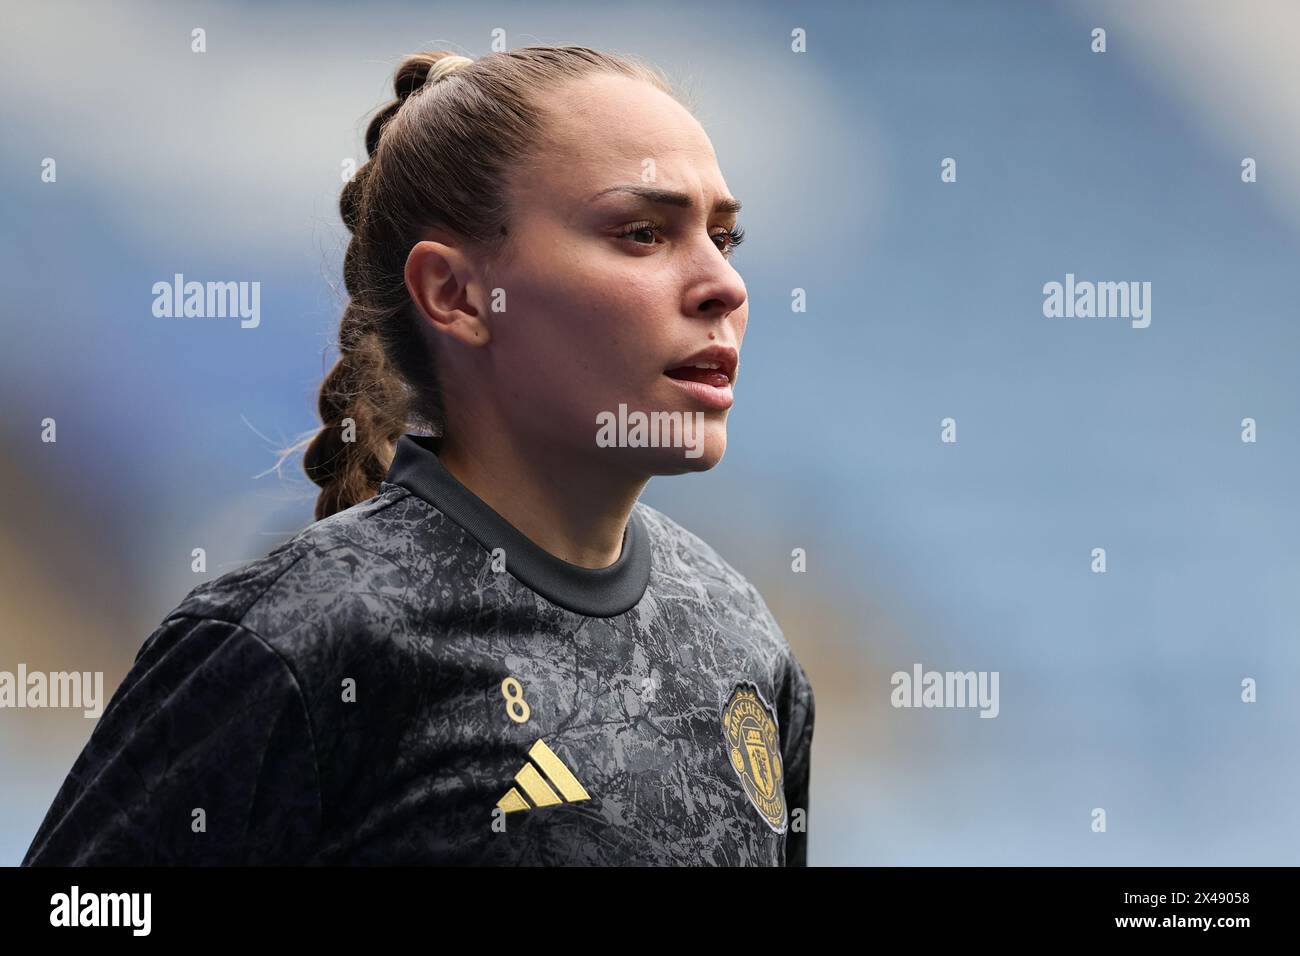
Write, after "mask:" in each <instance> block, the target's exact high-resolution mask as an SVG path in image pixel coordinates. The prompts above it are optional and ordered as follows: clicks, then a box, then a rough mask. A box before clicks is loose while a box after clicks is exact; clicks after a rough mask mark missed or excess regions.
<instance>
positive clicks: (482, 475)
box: [438, 430, 649, 568]
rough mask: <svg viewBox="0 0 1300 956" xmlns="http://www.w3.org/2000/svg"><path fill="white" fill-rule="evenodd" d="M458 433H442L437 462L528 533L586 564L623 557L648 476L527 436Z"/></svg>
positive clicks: (558, 554) (556, 551)
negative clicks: (494, 438) (476, 438)
mask: <svg viewBox="0 0 1300 956" xmlns="http://www.w3.org/2000/svg"><path fill="white" fill-rule="evenodd" d="M470 433H471V434H497V435H500V434H503V432H502V431H500V430H492V431H484V432H479V431H477V430H475V431H473V432H470ZM460 434H465V432H464V431H460ZM454 435H455V432H449V433H448V434H447V435H445V436H444V437H442V438H441V439H439V441H438V460H439V461H441V462H442V464H443V466H444V467H445V468H446V469H447V471H449V472H450V473H451V474H452V476H453V477H455V478H456V480H457V481H459V482H460V483H461V484H462V485H464V486H465V487H466V488H468V489H469V490H470V491H472V492H474V494H476V495H477V496H478V497H479V498H481V499H482V500H483V501H484V503H486V504H487V505H488V506H489V507H490V508H492V510H493V511H495V512H496V513H497V514H499V515H501V517H503V518H505V519H506V521H508V522H510V524H512V525H514V526H515V528H517V529H518V530H519V531H520V532H521V533H522V534H523V535H524V536H525V537H526V538H528V539H529V540H530V541H532V542H533V543H534V544H536V545H537V546H538V547H540V548H542V549H543V550H545V551H547V552H549V553H550V554H552V555H554V556H555V557H557V558H559V559H560V560H562V561H567V562H568V563H569V564H576V565H578V566H579V567H583V568H607V567H609V566H610V565H611V564H613V563H614V562H615V561H617V560H618V558H619V555H620V554H621V553H622V549H623V532H624V530H625V529H626V527H627V522H628V519H629V517H630V516H631V514H632V508H633V506H634V505H635V504H636V502H637V498H638V497H639V496H640V494H641V491H642V489H643V488H644V487H645V485H646V482H647V481H649V479H648V478H646V477H638V476H635V475H632V474H629V473H626V472H624V471H622V470H621V469H618V468H605V467H601V466H599V465H595V466H593V459H591V458H585V457H581V456H577V455H573V454H569V453H567V450H566V449H564V448H562V447H560V448H557V447H555V446H550V447H545V446H544V445H542V444H541V443H537V442H535V441H534V443H530V440H529V439H527V438H520V439H517V440H516V439H515V438H514V437H513V436H512V437H511V438H510V439H509V440H507V441H501V442H478V443H475V444H469V443H467V442H464V441H457V440H456V439H455V437H454Z"/></svg>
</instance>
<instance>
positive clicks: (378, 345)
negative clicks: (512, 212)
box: [290, 47, 672, 520]
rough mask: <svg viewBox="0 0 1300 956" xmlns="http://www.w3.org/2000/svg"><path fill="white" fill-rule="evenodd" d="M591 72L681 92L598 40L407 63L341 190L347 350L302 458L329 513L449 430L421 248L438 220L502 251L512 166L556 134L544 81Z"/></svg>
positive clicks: (478, 246) (330, 378)
mask: <svg viewBox="0 0 1300 956" xmlns="http://www.w3.org/2000/svg"><path fill="white" fill-rule="evenodd" d="M592 73H615V74H619V75H623V76H629V77H632V78H635V79H640V80H644V81H646V82H649V83H651V84H653V85H655V86H656V87H658V88H659V89H661V90H663V91H664V92H667V93H669V94H670V95H671V94H672V90H671V88H670V86H669V84H668V82H667V81H666V80H665V79H664V78H663V76H662V74H660V73H659V72H658V71H657V70H655V69H654V68H653V67H649V66H647V65H643V64H642V63H641V62H640V61H637V60H634V59H629V58H624V57H618V56H613V55H609V54H604V53H600V52H597V51H595V50H590V49H587V48H586V47H525V48H522V49H518V50H511V51H507V52H502V53H493V54H490V55H488V56H485V57H482V58H480V59H478V60H471V59H470V58H469V57H465V56H461V55H459V54H455V53H450V52H447V51H443V50H437V51H432V52H426V53H415V54H412V55H410V56H407V57H406V58H404V59H403V60H402V62H401V63H400V65H399V66H398V67H397V70H396V72H395V74H394V76H393V91H394V93H395V94H396V96H395V99H393V101H392V102H390V103H388V104H387V105H386V106H384V107H383V108H382V109H380V110H379V112H378V113H376V114H375V116H374V117H373V118H372V119H371V121H370V123H369V125H368V126H367V128H366V136H365V143H366V154H367V157H368V158H367V161H366V162H365V163H363V164H362V165H361V167H360V168H359V169H358V170H357V171H356V173H355V175H354V176H353V177H352V179H350V180H349V181H348V182H347V183H346V184H345V185H344V187H343V190H342V193H341V195H340V196H339V214H340V216H341V217H342V219H343V223H344V225H346V226H347V228H348V230H349V232H351V234H352V238H351V240H350V241H349V242H348V247H347V253H346V255H345V257H344V261H343V282H344V285H345V287H346V288H347V292H348V296H349V302H348V305H347V307H346V309H345V310H344V312H343V317H342V321H341V322H340V325H339V343H338V344H339V357H338V360H337V361H336V362H335V364H334V367H333V368H331V369H330V371H329V372H328V374H326V376H325V379H324V381H323V382H322V383H321V388H320V395H319V398H318V401H317V408H318V411H319V414H320V419H321V423H322V427H321V428H320V430H319V431H318V432H316V434H315V435H314V437H312V438H310V439H309V440H308V441H307V442H306V450H305V451H304V453H303V469H304V470H305V471H306V473H307V476H308V477H309V478H311V480H312V481H313V482H315V483H316V484H317V485H319V486H320V488H321V491H320V493H319V495H318V496H317V499H316V508H315V515H316V520H320V519H322V518H326V517H329V516H330V515H332V514H334V513H336V512H338V511H342V510H344V509H347V508H349V507H351V506H352V505H354V504H357V503H359V502H361V501H364V500H366V499H367V498H370V497H372V496H374V495H375V494H376V493H377V492H378V487H379V483H380V482H381V481H383V479H384V477H385V476H386V474H387V472H388V468H389V466H390V465H391V464H392V460H393V453H394V448H395V446H396V443H397V441H398V439H400V438H401V437H402V435H404V434H405V433H407V432H408V431H411V430H417V431H428V432H431V433H433V434H442V432H443V430H444V428H445V415H444V412H443V396H442V393H441V390H440V388H439V386H438V376H437V374H436V355H434V354H431V352H430V349H429V346H428V345H427V344H426V343H425V339H424V337H423V336H422V335H421V332H420V321H421V319H420V316H419V313H418V312H417V311H416V310H415V309H414V307H413V305H412V303H411V300H410V296H409V294H408V292H407V289H406V283H405V267H406V258H407V255H408V254H409V252H410V250H411V247H412V246H413V245H414V244H415V243H416V242H418V241H419V240H420V235H421V233H423V232H424V231H425V230H426V229H429V228H431V227H438V228H441V229H444V230H446V231H448V232H450V233H452V234H454V235H456V236H459V237H461V239H462V240H463V241H464V242H465V243H466V246H467V247H469V248H472V249H473V251H474V252H476V253H481V254H484V255H486V256H489V257H491V256H494V255H496V254H498V253H500V252H501V250H502V249H503V247H504V246H505V243H506V236H507V229H506V222H507V203H506V201H505V191H506V183H507V181H508V176H509V171H510V170H511V169H512V168H513V167H515V166H517V165H518V164H519V163H521V162H523V161H524V160H526V159H527V157H528V156H529V155H530V154H531V151H532V150H533V149H534V148H535V147H536V145H537V144H538V143H539V142H541V141H542V138H543V132H544V127H545V120H544V114H543V112H542V109H541V106H540V104H539V102H538V97H539V94H540V92H541V91H543V90H545V89H546V88H548V87H550V86H554V85H556V84H558V83H561V82H564V81H567V80H571V79H577V78H579V77H582V76H586V75H589V74H592ZM295 447H298V446H295ZM290 450H292V449H290Z"/></svg>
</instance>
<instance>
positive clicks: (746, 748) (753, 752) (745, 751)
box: [722, 681, 786, 833]
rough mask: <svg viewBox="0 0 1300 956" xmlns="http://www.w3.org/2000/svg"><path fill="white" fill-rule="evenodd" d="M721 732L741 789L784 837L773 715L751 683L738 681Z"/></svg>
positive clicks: (780, 770) (778, 745)
mask: <svg viewBox="0 0 1300 956" xmlns="http://www.w3.org/2000/svg"><path fill="white" fill-rule="evenodd" d="M722 729H723V734H724V737H725V739H726V744H727V752H728V755H729V756H730V758H731V767H732V769H733V770H735V771H736V776H738V777H739V778H740V785H741V786H742V787H743V788H744V790H745V793H746V794H747V795H748V796H749V799H750V801H751V802H752V803H753V804H754V806H755V807H757V808H758V812H759V813H761V814H762V815H763V819H764V820H766V821H767V825H768V826H770V827H771V828H772V829H773V830H775V831H776V832H777V833H784V832H785V827H786V813H785V788H784V786H782V777H783V774H784V768H783V767H782V766H781V738H780V734H779V733H778V731H777V726H776V714H775V712H774V711H773V710H772V708H771V707H769V706H768V705H767V701H765V700H763V695H762V694H760V693H759V690H758V686H757V685H756V684H754V683H753V682H752V681H741V682H740V683H739V684H737V685H736V688H735V690H733V691H732V692H731V699H730V700H728V701H727V705H726V706H725V707H724V708H723V709H722Z"/></svg>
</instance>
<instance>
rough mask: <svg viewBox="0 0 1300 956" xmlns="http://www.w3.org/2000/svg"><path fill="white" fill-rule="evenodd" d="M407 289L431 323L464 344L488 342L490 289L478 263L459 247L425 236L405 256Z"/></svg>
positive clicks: (427, 320)
mask: <svg viewBox="0 0 1300 956" xmlns="http://www.w3.org/2000/svg"><path fill="white" fill-rule="evenodd" d="M405 277H406V290H407V292H409V293H410V296H411V301H412V302H413V303H415V307H416V309H417V310H418V312H419V313H420V315H421V316H423V318H424V320H425V322H426V323H427V324H428V326H429V327H430V328H432V329H434V330H436V331H438V332H442V333H445V334H446V335H450V336H451V337H452V338H454V339H456V340H457V341H458V342H462V343H464V344H465V345H486V344H487V343H488V342H489V341H490V340H491V338H492V332H491V330H490V329H489V328H488V326H487V324H486V323H485V322H484V321H483V317H484V315H486V313H487V289H486V288H485V287H484V284H483V281H482V278H481V275H480V272H479V266H478V263H477V262H476V261H475V260H474V259H472V258H471V257H470V256H469V255H467V254H466V252H465V250H464V249H462V248H461V247H459V246H454V245H448V244H447V243H444V242H438V241H436V240H431V239H425V240H422V241H420V242H417V243H416V244H415V245H414V246H412V247H411V251H410V253H409V254H408V255H407V257H406V271H405Z"/></svg>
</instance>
